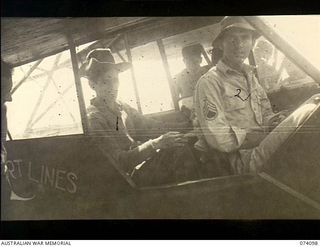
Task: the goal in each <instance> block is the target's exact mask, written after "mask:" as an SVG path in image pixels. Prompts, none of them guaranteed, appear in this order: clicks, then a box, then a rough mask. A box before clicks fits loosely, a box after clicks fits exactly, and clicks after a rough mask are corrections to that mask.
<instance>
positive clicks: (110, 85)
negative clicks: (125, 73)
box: [96, 70, 119, 99]
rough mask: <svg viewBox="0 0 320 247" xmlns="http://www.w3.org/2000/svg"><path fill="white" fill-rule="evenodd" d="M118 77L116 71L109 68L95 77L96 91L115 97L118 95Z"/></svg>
mask: <svg viewBox="0 0 320 247" xmlns="http://www.w3.org/2000/svg"><path fill="white" fill-rule="evenodd" d="M118 89H119V79H118V73H117V72H116V71H113V70H110V71H107V72H105V73H103V74H101V75H100V76H99V77H98V78H97V90H96V91H97V93H99V94H100V95H103V96H107V97H109V98H110V97H111V98H114V99H116V98H117V96H118Z"/></svg>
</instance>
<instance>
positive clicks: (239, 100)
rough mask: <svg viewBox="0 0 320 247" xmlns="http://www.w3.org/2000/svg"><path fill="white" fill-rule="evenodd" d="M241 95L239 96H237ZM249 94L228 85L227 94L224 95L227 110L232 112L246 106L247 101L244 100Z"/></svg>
mask: <svg viewBox="0 0 320 247" xmlns="http://www.w3.org/2000/svg"><path fill="white" fill-rule="evenodd" d="M236 95H239V96H236ZM246 97H247V96H246V95H245V93H244V92H242V91H241V92H240V93H239V91H238V89H237V88H234V87H226V90H225V95H224V97H223V101H224V105H225V110H226V111H227V112H232V111H236V110H240V109H243V108H245V107H246V103H245V102H244V100H243V99H244V98H246Z"/></svg>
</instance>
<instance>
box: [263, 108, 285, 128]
mask: <svg viewBox="0 0 320 247" xmlns="http://www.w3.org/2000/svg"><path fill="white" fill-rule="evenodd" d="M288 115H289V112H288V111H281V112H278V113H276V114H274V115H273V116H271V117H270V118H269V120H268V126H269V130H272V129H273V128H275V127H276V126H277V125H278V124H280V123H281V122H282V121H283V120H284V119H286V117H287V116H288Z"/></svg>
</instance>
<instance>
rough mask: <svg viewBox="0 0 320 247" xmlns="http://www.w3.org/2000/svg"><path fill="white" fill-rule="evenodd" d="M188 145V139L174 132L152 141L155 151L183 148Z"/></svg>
mask: <svg viewBox="0 0 320 247" xmlns="http://www.w3.org/2000/svg"><path fill="white" fill-rule="evenodd" d="M187 143H188V139H187V138H186V137H184V134H181V133H179V132H176V131H170V132H168V133H166V134H164V135H162V136H160V137H158V138H156V139H154V140H153V146H154V147H155V148H156V149H163V148H171V147H183V146H184V145H186V144H187Z"/></svg>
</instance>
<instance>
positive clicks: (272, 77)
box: [253, 40, 279, 92]
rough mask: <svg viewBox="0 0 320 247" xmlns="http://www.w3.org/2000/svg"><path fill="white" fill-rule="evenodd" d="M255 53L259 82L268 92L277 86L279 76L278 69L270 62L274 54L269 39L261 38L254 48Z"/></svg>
mask: <svg viewBox="0 0 320 247" xmlns="http://www.w3.org/2000/svg"><path fill="white" fill-rule="evenodd" d="M253 54H254V58H255V62H256V65H257V72H258V76H259V83H260V85H261V86H262V87H263V89H264V90H265V91H266V92H268V91H270V90H272V89H274V88H275V86H276V84H277V79H278V77H279V73H278V72H277V71H276V69H275V68H274V67H273V66H272V65H270V64H269V62H270V59H271V57H272V54H273V47H272V45H271V44H270V43H269V42H268V41H265V40H259V42H258V43H257V45H256V46H255V48H254V49H253Z"/></svg>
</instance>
